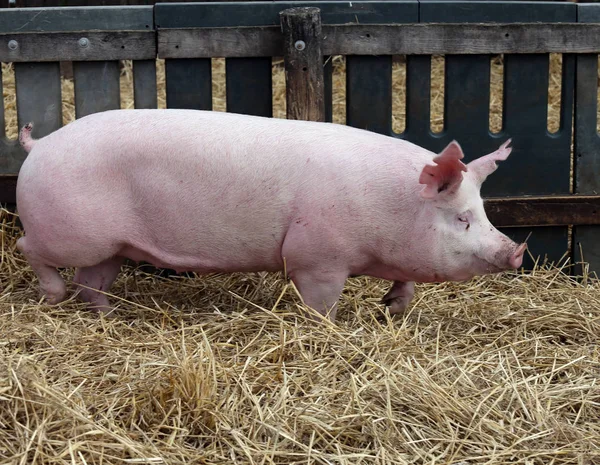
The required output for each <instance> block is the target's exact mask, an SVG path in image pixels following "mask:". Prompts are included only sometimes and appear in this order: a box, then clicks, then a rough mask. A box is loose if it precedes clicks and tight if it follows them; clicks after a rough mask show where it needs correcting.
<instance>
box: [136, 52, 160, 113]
mask: <svg viewBox="0 0 600 465" xmlns="http://www.w3.org/2000/svg"><path fill="white" fill-rule="evenodd" d="M133 100H134V104H135V108H157V106H158V101H157V94H156V60H133Z"/></svg>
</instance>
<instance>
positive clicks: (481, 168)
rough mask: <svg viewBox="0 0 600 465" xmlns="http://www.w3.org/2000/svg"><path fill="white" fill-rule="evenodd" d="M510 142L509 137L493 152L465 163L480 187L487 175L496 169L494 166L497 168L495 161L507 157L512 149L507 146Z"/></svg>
mask: <svg viewBox="0 0 600 465" xmlns="http://www.w3.org/2000/svg"><path fill="white" fill-rule="evenodd" d="M510 143H511V139H508V140H507V141H506V142H505V143H504V144H502V145H501V146H500V148H499V149H498V150H496V151H495V152H493V153H490V154H488V155H484V156H483V157H480V158H478V159H477V160H473V161H472V162H471V163H469V164H468V165H467V168H468V169H469V171H470V172H472V173H473V179H474V180H475V182H476V183H477V185H478V186H480V187H481V185H482V184H483V182H484V181H485V180H486V179H487V177H488V176H489V175H490V174H492V173H493V172H494V171H496V168H498V165H497V164H496V163H497V162H499V161H504V160H506V159H507V158H508V156H509V155H510V152H511V151H512V147H509V144H510Z"/></svg>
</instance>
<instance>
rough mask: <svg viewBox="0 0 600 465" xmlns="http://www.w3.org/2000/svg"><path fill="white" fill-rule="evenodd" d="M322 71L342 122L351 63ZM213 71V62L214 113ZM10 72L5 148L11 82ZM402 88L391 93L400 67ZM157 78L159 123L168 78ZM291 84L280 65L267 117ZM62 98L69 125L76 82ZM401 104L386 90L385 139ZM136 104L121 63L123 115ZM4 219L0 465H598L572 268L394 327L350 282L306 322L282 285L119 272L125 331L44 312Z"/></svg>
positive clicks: (590, 340) (417, 304)
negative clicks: (332, 314) (335, 307)
mask: <svg viewBox="0 0 600 465" xmlns="http://www.w3.org/2000/svg"><path fill="white" fill-rule="evenodd" d="M440 64H441V61H440V60H436V61H434V70H435V73H436V76H439V73H440V68H441V66H440ZM334 66H335V68H336V73H335V75H334V87H335V95H334V112H335V115H336V116H335V118H336V121H337V122H343V113H344V101H343V100H344V96H343V87H344V77H343V73H341V72H339V71H341V70H343V66H344V63H343V60H341V59H336V60H335V61H334ZM556 66H558V65H557V63H556V59H554V61H553V68H552V69H553V73H552V84H551V95H552V97H551V99H550V115H551V116H550V118H549V120H550V125H551V126H552V125H553V124H556V120H555V119H553V118H556V117H557V116H558V112H557V111H556V99H559V96H557V95H556V90H557V89H558V88H559V87H560V86H559V84H557V83H556V79H557V74H556ZM436 67H437V68H436ZM223 69H224V67H223V63H222V61H216V62H215V65H214V76H215V85H214V89H213V90H214V95H215V98H214V103H215V109H217V110H224V107H225V103H224V82H223V79H222V77H223V73H224V71H223ZM3 71H4V73H3V80H4V97H5V104H6V106H7V127H8V128H7V132H8V134H9V136H12V137H14V135H15V133H16V123H15V114H14V82H11V79H12V75H11V72H10V69H8V67H7V66H6V65H5V66H4V68H3ZM494 72H495V73H498V72H499V65H498V64H496V65H495V71H494ZM394 73H395V75H394V80H395V85H396V86H399V85H401V83H402V81H403V77H402V73H403V66H402V64H395V68H394ZM159 76H160V79H159V105H160V106H161V107H164V104H165V102H164V78H163V72H162V64H161V65H160V66H159ZM558 76H559V75H558ZM497 78H498V76H497V75H495V77H493V78H492V88H494V86H496V87H495V89H496V91H495V93H494V94H493V98H492V122H491V125H492V127H495V128H496V129H497V128H498V127H499V124H500V121H501V119H500V116H499V115H500V110H501V109H500V108H496V107H494V102H499V100H498V98H499V97H498V90H497V89H498V88H501V81H500V80H499V79H497ZM436 82H437V84H435V85H434V89H433V92H432V94H433V97H434V98H433V101H434V103H433V105H432V108H433V114H434V118H433V120H434V124H439V120H440V114H441V105H440V93H441V92H442V90H441V88H440V87H441V86H440V82H441V81H440V80H437V81H434V83H436ZM283 84H284V77H283V73H282V71H281V68H280V67H279V68H278V69H276V70H275V72H274V87H275V90H274V102H275V108H276V111H275V116H277V117H284V116H285V110H284V98H283V95H284V94H283ZM63 89H64V95H63V97H64V103H63V109H64V111H65V120H66V121H69V120H71V119H72V118H73V102H72V82H70V81H65V83H64V87H63ZM403 97H404V96H403V92H401V91H397V92H395V99H396V101H395V102H394V113H395V114H394V124H395V128H396V129H397V130H400V129H401V128H402V126H403V124H404V116H403V114H402V111H401V110H400V109H401V108H402V106H403V103H402V98H403ZM131 100H132V99H131V68H130V66H129V65H128V64H126V66H125V68H124V69H123V77H122V105H123V107H124V108H129V107H132V101H131ZM552 115H554V116H552ZM436 121H437V122H436ZM15 219H16V218H15V216H14V215H13V214H11V213H9V212H8V211H6V210H2V211H0V224H1V244H0V245H1V251H0V288H1V294H0V310H1V312H2V315H1V318H0V463H10V464H113V463H125V464H127V463H130V464H140V463H147V464H161V463H165V464H180V463H181V464H183V463H186V464H207V463H240V464H257V465H258V464H293V463H297V464H300V463H303V464H304V463H314V464H368V463H373V464H392V463H393V464H404V463H407V464H408V463H411V464H412V463H418V464H421V463H422V464H463V465H465V464H476V463H477V464H480V463H486V464H508V463H521V464H567V463H572V464H578V465H582V464H583V465H591V464H594V463H600V422H599V418H600V386H599V382H598V378H599V377H600V348H599V346H598V343H597V341H598V336H599V335H600V292H599V291H600V289H599V285H598V283H597V281H595V280H592V279H591V278H590V277H588V276H585V277H584V278H583V279H580V280H575V279H573V278H570V277H569V276H568V275H567V274H565V273H563V272H561V266H568V263H567V262H565V263H562V264H555V265H540V266H538V267H537V268H536V269H535V270H534V271H533V272H531V273H517V272H514V273H505V274H502V275H497V276H487V277H480V278H476V279H473V280H471V281H469V282H467V283H444V284H437V285H418V286H417V292H416V296H415V300H414V301H413V304H412V305H411V307H410V309H409V311H408V312H407V313H406V314H405V315H404V316H397V317H394V318H390V317H389V316H388V315H387V314H386V313H385V312H384V311H382V308H381V306H380V305H379V304H378V301H379V299H381V297H382V296H383V294H384V293H385V292H386V290H387V288H388V287H389V283H388V282H384V281H380V280H376V279H369V278H353V279H351V280H349V282H348V285H347V287H346V289H345V292H344V295H343V296H342V300H341V308H340V312H339V321H338V323H337V324H335V325H333V324H330V323H327V322H323V323H322V324H316V323H314V322H311V321H307V320H306V319H305V318H304V317H303V316H302V315H303V313H302V306H301V303H300V299H299V297H298V294H297V292H296V291H295V289H294V287H293V285H292V284H291V283H290V282H289V281H287V280H286V279H285V277H284V276H282V275H278V274H263V273H255V274H233V275H210V276H204V277H194V278H184V277H178V276H171V277H160V276H156V275H150V274H146V273H144V272H143V271H142V270H141V269H140V268H133V267H128V268H124V270H123V273H122V274H121V275H120V277H119V278H118V280H117V282H116V283H115V285H114V288H113V289H112V293H113V294H114V297H112V301H113V302H114V303H115V304H116V305H117V306H118V311H117V317H116V318H113V319H104V318H99V317H97V316H96V315H93V314H90V313H89V312H87V311H86V310H85V309H84V307H83V305H82V304H80V303H78V302H77V301H76V299H73V298H71V299H70V300H68V301H67V302H65V303H63V304H60V305H57V306H48V305H46V304H44V303H41V302H39V300H38V294H37V292H38V291H37V279H36V278H35V276H34V274H33V273H32V271H31V269H30V268H29V267H28V265H27V264H26V262H25V261H24V259H23V257H22V256H21V255H20V254H19V253H18V252H17V251H16V249H15V241H16V238H17V237H18V236H19V234H20V231H19V230H18V228H17V227H16V225H15ZM72 272H73V270H64V275H65V277H67V278H69V277H70V276H71V275H72Z"/></svg>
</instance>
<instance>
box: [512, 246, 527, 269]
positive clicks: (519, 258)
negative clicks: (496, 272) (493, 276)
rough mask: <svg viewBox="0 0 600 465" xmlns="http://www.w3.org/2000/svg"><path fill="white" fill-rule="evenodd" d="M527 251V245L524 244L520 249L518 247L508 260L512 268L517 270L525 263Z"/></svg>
mask: <svg viewBox="0 0 600 465" xmlns="http://www.w3.org/2000/svg"><path fill="white" fill-rule="evenodd" d="M526 249H527V244H526V243H523V244H521V245H520V246H519V247H517V249H516V250H515V251H514V252H513V254H512V255H511V256H510V258H509V260H508V263H509V265H510V266H511V268H513V269H515V270H516V269H517V268H519V267H520V266H521V264H522V263H523V254H524V253H525V250H526Z"/></svg>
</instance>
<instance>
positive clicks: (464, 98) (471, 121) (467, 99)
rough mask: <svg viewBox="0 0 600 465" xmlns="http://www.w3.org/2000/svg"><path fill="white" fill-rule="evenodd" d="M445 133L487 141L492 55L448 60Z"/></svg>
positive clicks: (454, 57) (466, 56) (452, 57)
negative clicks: (457, 133)
mask: <svg viewBox="0 0 600 465" xmlns="http://www.w3.org/2000/svg"><path fill="white" fill-rule="evenodd" d="M445 63H446V72H445V80H446V84H445V85H446V89H445V99H446V102H445V109H444V112H445V116H446V118H445V119H446V123H445V129H446V130H447V131H449V132H459V131H460V132H461V133H462V134H463V137H468V135H469V134H471V135H472V136H474V137H479V138H485V137H486V136H487V134H488V131H489V122H488V120H489V101H490V57H489V55H451V56H447V57H446V60H445Z"/></svg>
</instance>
